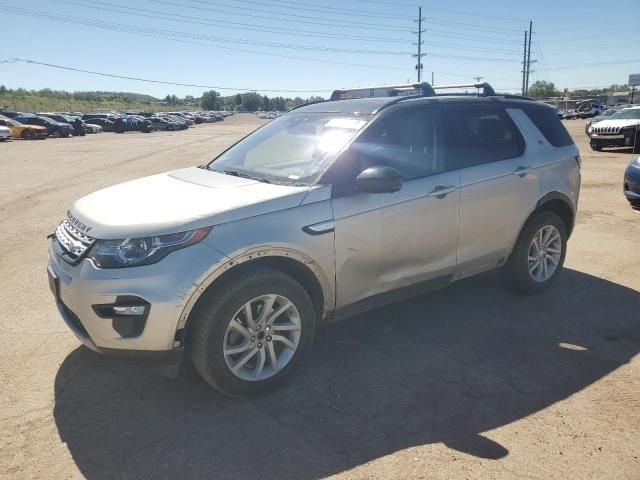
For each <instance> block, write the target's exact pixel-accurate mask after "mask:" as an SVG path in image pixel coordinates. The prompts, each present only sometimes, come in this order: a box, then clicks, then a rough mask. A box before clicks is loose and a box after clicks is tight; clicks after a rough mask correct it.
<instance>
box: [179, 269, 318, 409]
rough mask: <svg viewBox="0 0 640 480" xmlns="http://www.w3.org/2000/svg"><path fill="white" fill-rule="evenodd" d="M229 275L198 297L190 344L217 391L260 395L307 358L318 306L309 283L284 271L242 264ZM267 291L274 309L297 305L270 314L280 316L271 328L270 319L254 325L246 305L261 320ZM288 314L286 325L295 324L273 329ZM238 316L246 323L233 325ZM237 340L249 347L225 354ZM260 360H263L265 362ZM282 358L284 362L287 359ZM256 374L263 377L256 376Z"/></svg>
mask: <svg viewBox="0 0 640 480" xmlns="http://www.w3.org/2000/svg"><path fill="white" fill-rule="evenodd" d="M230 275H231V276H230V278H229V279H228V281H225V282H224V285H223V286H221V287H218V288H215V287H214V288H212V289H210V291H209V292H208V293H207V294H206V297H205V298H204V299H203V300H202V301H201V302H200V303H199V305H198V307H197V309H196V312H195V315H194V317H193V318H192V319H191V325H190V328H189V336H188V343H187V348H188V349H189V350H190V353H191V360H192V362H193V365H194V366H195V368H196V370H197V371H198V373H199V374H200V375H201V376H202V378H204V379H205V381H207V383H209V384H210V385H211V386H213V387H214V388H215V389H217V390H218V391H220V392H222V393H224V394H225V395H228V396H231V397H247V396H253V395H258V394H261V393H264V392H267V391H270V390H273V389H275V388H277V387H278V386H280V385H281V384H282V383H283V382H284V381H286V380H287V379H288V378H289V377H290V376H291V375H292V374H293V372H294V371H295V369H296V368H297V367H298V366H299V364H300V363H301V362H302V361H303V360H304V358H305V357H306V355H307V354H308V352H309V350H310V349H311V345H312V343H313V336H314V332H315V312H314V308H313V304H312V302H311V299H310V298H309V295H308V294H307V292H306V291H305V289H304V288H303V287H302V286H301V285H300V284H299V283H298V282H296V281H295V280H294V279H293V278H291V277H290V276H288V275H286V274H284V273H282V272H279V271H277V270H273V269H267V268H260V269H255V270H250V271H248V270H246V269H243V270H241V271H239V272H238V273H237V274H236V275H234V274H233V273H231V274H230ZM263 296H264V297H267V296H270V297H275V303H272V305H273V310H271V309H270V311H271V312H274V311H277V310H278V309H279V308H281V307H282V306H283V305H285V301H286V300H288V301H289V302H290V303H291V304H292V307H293V308H292V307H289V310H287V311H285V312H283V313H282V314H280V315H279V316H277V318H275V319H269V321H273V322H276V323H273V324H272V327H270V328H271V330H269V329H268V328H267V327H268V326H269V325H268V323H269V322H267V324H265V325H263V328H262V329H260V330H252V329H251V328H249V327H248V325H250V324H249V322H248V321H247V316H246V313H244V312H246V309H245V307H246V305H247V304H249V305H251V307H249V308H251V311H252V315H253V318H254V320H259V314H260V312H261V311H262V310H261V309H262V308H264V307H265V303H261V302H262V300H261V298H260V297H263ZM270 297H269V298H270ZM283 299H284V300H283ZM252 302H253V303H252ZM283 319H284V320H288V323H287V328H289V329H290V330H283V331H282V332H281V333H279V334H278V335H276V334H275V333H273V332H275V331H277V330H276V328H277V327H280V328H278V330H281V329H282V325H280V324H279V323H277V322H281V321H282V320H283ZM236 321H237V322H236ZM234 322H235V324H236V325H239V326H240V327H242V328H240V330H236V329H235V328H231V327H230V325H231V324H232V323H234ZM294 325H297V327H298V329H297V330H294V329H293V327H292V326H294ZM241 331H244V332H245V334H244V335H243V334H242V333H240V332H241ZM269 331H271V332H272V335H273V339H272V338H271V336H270V335H269V334H268V333H269ZM276 336H279V337H280V338H281V337H283V336H284V337H285V338H287V339H288V340H289V342H290V344H291V345H294V344H295V345H296V348H295V349H291V348H289V347H287V346H285V343H284V342H282V341H281V340H276V339H275V337H276ZM249 337H250V338H249ZM232 340H234V341H232ZM240 340H241V341H240ZM296 341H297V344H296ZM238 342H240V348H244V350H242V351H241V352H239V353H237V354H230V353H229V351H227V355H226V356H225V352H224V350H225V347H226V348H234V347H235V348H236V349H238V346H237V344H238ZM243 346H244V347H243ZM245 355H246V356H247V357H248V359H247V358H245ZM272 355H276V361H275V365H276V366H277V368H279V370H277V371H275V372H274V369H273V365H274V362H272V360H271V359H272V358H273V356H272ZM243 360H244V362H243ZM259 362H262V368H260V367H259ZM282 362H285V363H284V365H282ZM278 363H280V365H279V366H278ZM234 364H235V365H234ZM239 364H241V366H240V367H239V368H238V373H237V374H236V373H233V372H232V370H231V369H232V367H233V366H237V365H239ZM258 369H259V370H258ZM257 374H260V375H261V376H262V377H263V378H259V377H258V378H257V379H256V377H255V375H257Z"/></svg>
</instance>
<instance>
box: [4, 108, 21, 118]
mask: <svg viewBox="0 0 640 480" xmlns="http://www.w3.org/2000/svg"><path fill="white" fill-rule="evenodd" d="M0 115H2V116H4V117H7V118H15V117H17V116H18V115H21V113H20V112H14V111H12V110H3V109H0Z"/></svg>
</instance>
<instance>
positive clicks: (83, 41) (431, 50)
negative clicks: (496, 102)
mask: <svg viewBox="0 0 640 480" xmlns="http://www.w3.org/2000/svg"><path fill="white" fill-rule="evenodd" d="M418 5H419V3H418V1H416V3H414V2H413V1H412V0H403V1H401V2H393V1H382V0H380V1H371V0H367V1H365V0H342V1H338V0H323V1H321V0H251V1H249V0H245V1H239V0H136V1H133V0H128V1H127V0H31V1H29V2H17V1H15V0H0V12H2V13H0V29H1V31H2V32H3V36H4V38H5V39H10V41H4V42H1V43H0V61H3V60H7V59H11V58H14V57H19V58H22V59H30V60H34V61H38V62H45V63H50V64H56V65H62V66H68V67H74V68H78V69H84V70H93V71H98V72H105V73H112V74H119V75H125V76H131V77H142V78H148V79H156V80H163V81H169V82H177V83H190V84H198V85H208V86H219V87H229V88H230V90H222V89H219V91H220V92H221V93H222V94H223V95H225V94H232V93H235V92H236V91H238V90H240V91H245V90H247V89H255V90H257V91H260V92H262V93H266V94H268V95H269V96H275V95H279V94H280V93H275V92H273V93H272V92H269V91H268V90H283V91H284V92H283V93H282V95H290V96H294V95H299V96H302V97H307V96H310V95H315V94H319V95H325V96H326V95H327V94H328V93H330V91H331V90H332V89H334V88H339V87H348V86H367V85H373V84H390V83H403V82H406V81H407V80H410V81H414V80H415V78H416V74H415V70H414V65H415V59H413V58H411V56H410V55H411V54H412V53H415V49H416V47H415V46H414V45H413V42H415V41H416V37H415V36H414V35H413V34H412V33H411V31H412V30H413V31H415V30H417V25H416V24H415V23H414V21H413V19H414V18H417V16H418ZM422 7H423V9H422V14H423V17H425V24H424V28H425V29H426V33H425V34H424V46H423V50H424V52H426V53H427V55H426V56H425V57H424V58H423V65H424V77H425V79H426V80H428V81H430V80H431V72H432V71H433V72H434V77H435V83H436V84H444V83H461V82H471V81H473V77H476V76H481V77H484V80H486V81H489V82H490V83H492V84H493V85H494V87H496V88H497V89H499V90H501V91H514V92H517V91H519V89H520V85H521V74H520V70H521V68H522V65H521V63H519V62H521V61H522V43H523V40H524V38H523V35H524V31H525V30H526V29H527V28H528V23H529V20H533V26H534V32H535V34H534V37H533V38H534V42H533V47H532V58H534V59H536V60H537V63H535V64H534V68H535V71H534V72H533V74H532V79H531V82H533V81H535V80H537V79H541V80H550V81H553V82H554V83H555V84H556V87H558V88H561V89H562V88H565V87H567V88H570V89H571V88H577V87H601V86H607V85H609V84H611V83H625V82H626V81H627V78H628V74H629V73H640V2H639V1H638V0H620V1H617V2H615V3H612V4H611V8H608V7H606V6H604V5H603V3H602V2H595V1H584V0H582V1H581V0H556V1H548V0H540V1H536V2H532V1H527V2H518V1H516V0H511V1H506V0H495V1H491V0H486V1H484V2H478V1H475V2H471V1H468V0H459V1H458V2H450V3H446V2H424V3H422ZM114 29H115V30H114ZM291 57H295V58H291ZM623 62H624V63H623ZM0 84H4V85H6V86H8V87H10V88H18V87H23V88H28V89H31V88H34V89H38V88H45V87H49V88H53V89H61V90H69V91H74V90H109V91H131V92H139V93H148V94H151V95H155V96H165V95H166V94H168V93H171V94H176V95H178V96H184V95H194V96H199V95H200V94H201V93H202V92H203V91H204V90H206V89H205V88H197V87H185V86H169V85H160V84H151V83H142V82H137V81H133V80H124V79H116V78H106V77H100V76H94V75H90V74H86V73H79V72H73V71H65V70H60V69H54V68H47V67H44V66H39V65H32V64H25V63H0ZM294 90H308V91H309V92H305V93H295V92H294ZM311 91H317V93H314V92H311Z"/></svg>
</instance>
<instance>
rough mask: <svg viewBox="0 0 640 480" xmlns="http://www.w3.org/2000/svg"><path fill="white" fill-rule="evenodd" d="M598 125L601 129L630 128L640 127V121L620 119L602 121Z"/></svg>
mask: <svg viewBox="0 0 640 480" xmlns="http://www.w3.org/2000/svg"><path fill="white" fill-rule="evenodd" d="M597 124H598V128H600V127H614V128H622V127H628V126H630V125H640V119H637V118H636V119H634V118H626V119H625V118H620V119H611V120H602V121H600V122H597Z"/></svg>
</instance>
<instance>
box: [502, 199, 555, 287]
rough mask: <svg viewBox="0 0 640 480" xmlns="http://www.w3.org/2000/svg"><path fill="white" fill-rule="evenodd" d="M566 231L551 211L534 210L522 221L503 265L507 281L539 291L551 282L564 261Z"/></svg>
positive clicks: (512, 284) (509, 283)
mask: <svg viewBox="0 0 640 480" xmlns="http://www.w3.org/2000/svg"><path fill="white" fill-rule="evenodd" d="M566 244H567V234H566V230H565V226H564V223H563V222H562V220H561V219H560V217H559V216H558V215H556V214H555V213H553V212H544V211H543V212H539V213H536V214H534V215H533V216H532V217H531V218H530V219H529V220H528V221H527V223H526V224H525V226H524V228H523V229H522V232H521V233H520V237H518V241H517V242H516V246H515V248H514V249H513V252H512V253H511V257H510V258H509V261H508V262H507V264H506V265H505V274H506V277H507V280H508V285H509V286H510V287H512V288H514V289H515V290H517V291H519V292H521V293H525V294H534V293H540V292H542V291H544V290H546V289H547V288H549V287H550V286H551V284H553V282H554V281H555V280H556V278H557V277H558V274H559V273H560V271H561V270H562V266H563V265H564V258H565V254H566Z"/></svg>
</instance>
